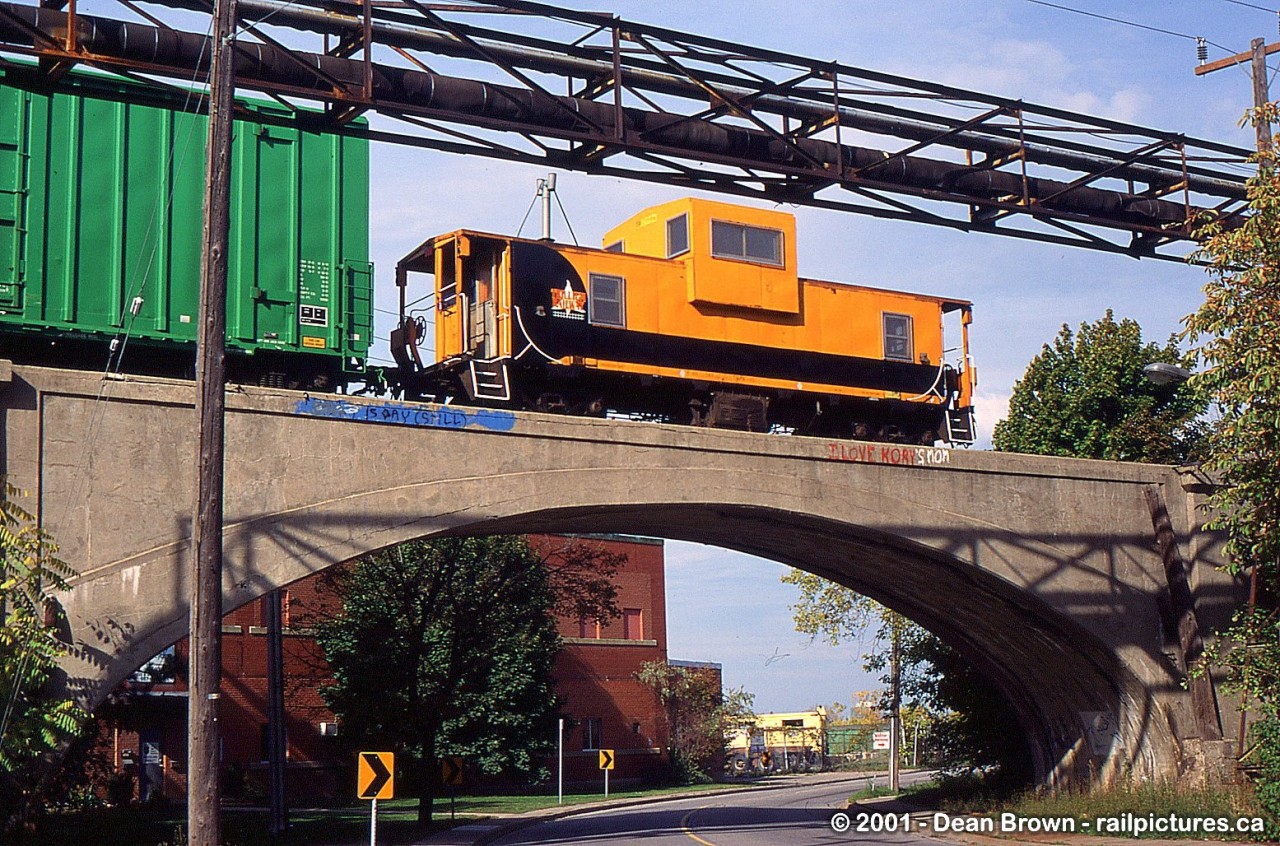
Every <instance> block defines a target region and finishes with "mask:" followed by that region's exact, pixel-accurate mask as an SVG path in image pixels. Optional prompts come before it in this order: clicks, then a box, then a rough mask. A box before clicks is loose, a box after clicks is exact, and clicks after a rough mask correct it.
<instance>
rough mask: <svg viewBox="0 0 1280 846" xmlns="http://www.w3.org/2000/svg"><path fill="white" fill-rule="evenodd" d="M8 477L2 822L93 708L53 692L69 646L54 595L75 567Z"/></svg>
mask: <svg viewBox="0 0 1280 846" xmlns="http://www.w3.org/2000/svg"><path fill="white" fill-rule="evenodd" d="M18 495H19V492H18V490H17V489H16V488H14V487H13V486H12V485H10V484H9V483H8V482H7V481H5V480H4V479H3V478H0V823H2V824H3V827H4V829H5V830H8V829H9V828H10V827H11V826H13V825H14V824H16V823H17V822H19V821H20V819H21V817H22V816H23V815H24V813H25V811H26V806H27V803H28V801H29V799H30V797H31V796H32V794H33V792H34V791H35V790H36V788H37V786H38V780H39V778H40V776H41V775H42V774H43V765H44V764H45V763H47V762H48V759H49V758H50V756H52V755H53V754H54V752H55V751H56V750H57V749H58V748H59V746H60V745H61V744H63V743H64V742H65V741H68V740H70V739H72V738H74V737H75V736H76V735H77V734H78V733H79V731H80V727H81V725H82V724H83V723H84V721H85V720H86V719H87V718H88V715H87V714H85V712H84V711H83V710H82V709H80V708H79V707H78V706H76V704H75V703H74V702H73V701H71V700H70V699H64V698H60V697H57V696H51V695H50V692H49V689H48V688H49V682H50V679H51V678H52V676H53V673H54V671H55V669H56V668H57V662H58V659H59V658H60V657H62V656H63V655H64V654H65V653H66V646H65V644H64V643H63V642H62V641H61V640H60V639H59V638H58V635H57V630H56V628H55V626H54V625H53V619H54V614H53V611H54V610H55V607H56V606H54V604H53V602H52V599H51V595H52V593H53V592H54V591H57V590H63V589H65V588H67V587H68V584H67V579H69V578H70V577H71V576H72V575H74V574H73V572H72V570H71V568H70V567H68V566H67V565H66V564H65V563H64V562H62V561H60V560H58V558H57V557H56V555H55V553H56V552H57V547H56V546H55V545H54V543H53V541H52V540H51V539H50V538H49V536H48V535H46V534H45V533H44V532H42V531H41V530H40V529H39V528H37V526H36V524H35V521H34V519H33V518H32V516H31V515H30V514H29V513H27V512H26V511H25V510H23V509H22V508H21V507H20V506H19V505H18V504H17V503H16V502H15V501H14V498H15V497H17V496H18Z"/></svg>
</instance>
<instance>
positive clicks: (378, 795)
mask: <svg viewBox="0 0 1280 846" xmlns="http://www.w3.org/2000/svg"><path fill="white" fill-rule="evenodd" d="M395 772H396V756H395V754H394V753H391V752H361V753H360V754H359V755H357V756H356V798H357V799H370V800H372V801H371V802H370V803H369V846H378V800H379V799H391V798H393V797H394V796H395V786H396V776H395Z"/></svg>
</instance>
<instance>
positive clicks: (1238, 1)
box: [1222, 0, 1277, 15]
mask: <svg viewBox="0 0 1280 846" xmlns="http://www.w3.org/2000/svg"><path fill="white" fill-rule="evenodd" d="M1222 2H1224V3H1230V4H1232V5H1233V6H1244V7H1245V8H1248V9H1257V10H1258V11H1259V12H1269V13H1271V14H1273V15H1274V14H1276V13H1277V12H1276V10H1275V9H1268V8H1267V7H1266V6H1258V5H1256V4H1254V3H1246V2H1244V0H1222Z"/></svg>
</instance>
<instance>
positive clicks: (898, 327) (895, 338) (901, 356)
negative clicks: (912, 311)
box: [884, 312, 913, 361]
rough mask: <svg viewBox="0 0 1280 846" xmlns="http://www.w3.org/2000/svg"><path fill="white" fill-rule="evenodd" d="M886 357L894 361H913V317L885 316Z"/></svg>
mask: <svg viewBox="0 0 1280 846" xmlns="http://www.w3.org/2000/svg"><path fill="white" fill-rule="evenodd" d="M884 357H885V358H890V359H893V360H894V361H912V360H913V357H912V354H911V316H910V315H907V314H889V313H887V312H886V313H885V315H884Z"/></svg>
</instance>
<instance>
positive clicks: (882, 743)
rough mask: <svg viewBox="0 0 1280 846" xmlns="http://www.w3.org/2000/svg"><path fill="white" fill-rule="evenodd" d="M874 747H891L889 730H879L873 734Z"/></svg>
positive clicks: (872, 746) (872, 742)
mask: <svg viewBox="0 0 1280 846" xmlns="http://www.w3.org/2000/svg"><path fill="white" fill-rule="evenodd" d="M871 748H872V749H888V748H889V732H887V731H878V732H875V733H874V734H872V735H871Z"/></svg>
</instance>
